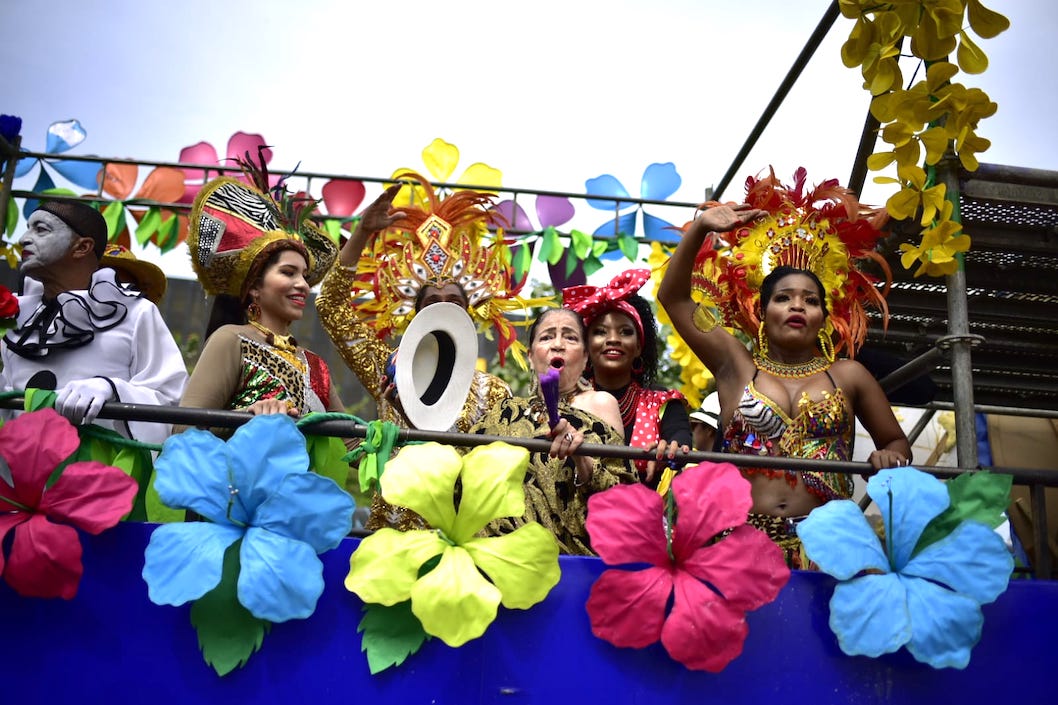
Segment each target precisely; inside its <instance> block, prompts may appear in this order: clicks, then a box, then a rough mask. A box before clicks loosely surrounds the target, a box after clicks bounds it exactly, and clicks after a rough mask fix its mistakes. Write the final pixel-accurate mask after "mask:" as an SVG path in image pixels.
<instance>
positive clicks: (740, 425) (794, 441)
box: [723, 372, 856, 500]
mask: <svg viewBox="0 0 1058 705" xmlns="http://www.w3.org/2000/svg"><path fill="white" fill-rule="evenodd" d="M825 374H826V375H827V379H829V380H830V383H831V384H833V385H834V391H832V392H829V391H824V392H823V398H822V399H818V400H816V401H812V400H811V399H809V398H808V393H807V392H802V393H801V398H800V399H799V400H798V401H797V412H798V413H797V416H796V417H794V418H791V417H790V416H788V415H787V414H786V412H785V411H784V410H783V408H782V407H781V406H779V405H778V404H776V403H775V402H774V401H773V400H771V399H769V398H768V397H767V396H765V395H763V394H761V393H760V392H758V391H757V388H756V386H755V385H754V384H753V381H754V380H755V379H756V375H754V376H753V377H754V379H753V380H750V382H749V384H747V385H746V388H745V390H743V392H742V399H741V400H740V401H739V404H738V408H737V409H735V413H734V414H733V415H732V417H731V421H730V423H728V425H727V429H726V431H725V433H724V441H723V452H725V453H738V454H740V455H769V456H779V457H790V458H811V459H827V460H848V459H850V458H851V457H852V442H853V435H854V433H855V430H856V423H855V419H854V418H853V416H852V414H851V413H849V409H848V404H846V402H845V394H844V393H843V392H842V391H841V389H840V388H838V386H837V385H836V384H834V378H833V377H831V376H830V373H829V372H827V373H825ZM744 472H747V473H762V474H765V475H768V476H770V477H780V476H784V475H785V476H786V479H787V481H789V482H790V484H791V485H796V484H797V477H798V473H795V472H792V471H783V470H768V469H764V468H754V469H747V470H744ZM800 476H801V480H802V481H803V482H804V484H805V486H806V487H807V488H808V491H809V492H812V493H813V494H815V495H817V496H819V497H820V498H822V499H824V500H831V499H848V498H850V497H851V496H852V489H853V485H852V477H851V476H850V475H846V474H842V473H826V472H802V473H800Z"/></svg>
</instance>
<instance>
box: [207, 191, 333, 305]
mask: <svg viewBox="0 0 1058 705" xmlns="http://www.w3.org/2000/svg"><path fill="white" fill-rule="evenodd" d="M279 215H280V214H279V208H278V206H277V205H276V202H275V201H274V200H273V199H272V198H271V197H270V196H268V195H266V194H264V193H262V192H261V191H259V190H258V189H256V188H254V187H253V186H250V185H249V184H246V183H244V182H242V181H238V180H236V179H233V178H230V177H221V178H218V179H214V180H213V181H210V182H209V183H208V184H206V185H205V186H204V187H203V188H202V190H201V191H200V192H199V194H198V197H197V198H195V203H194V205H193V206H192V207H191V222H190V227H189V233H188V237H187V244H188V249H189V250H190V252H191V266H192V267H193V268H194V270H195V274H197V275H198V280H199V281H200V282H201V283H202V288H204V289H205V290H206V293H208V294H214V295H215V294H229V295H231V296H235V297H237V298H239V299H241V298H243V296H245V294H246V290H247V289H248V288H249V286H250V285H251V284H252V283H253V282H252V279H253V278H254V276H252V275H256V274H257V268H258V267H259V266H260V264H261V263H262V262H264V260H265V258H267V256H268V255H269V254H271V253H272V252H273V251H274V250H276V249H277V248H284V247H288V248H293V249H296V250H298V251H300V252H301V253H302V254H303V255H304V256H305V260H306V261H307V262H308V266H309V271H308V274H307V275H306V276H305V279H306V281H308V283H309V285H310V286H314V285H316V284H318V283H319V282H320V281H321V280H322V279H323V276H324V275H325V274H326V273H327V270H329V269H330V268H331V265H332V264H334V260H335V258H336V257H337V256H338V247H337V245H335V243H334V241H333V240H331V239H330V237H328V236H327V234H326V233H325V232H324V231H323V230H321V229H320V228H319V227H317V226H316V225H315V224H314V223H312V222H311V221H308V220H305V221H304V222H303V223H302V224H301V226H300V227H299V229H298V231H297V232H290V231H288V230H286V229H285V228H284V225H283V223H282V222H281V220H280V217H279Z"/></svg>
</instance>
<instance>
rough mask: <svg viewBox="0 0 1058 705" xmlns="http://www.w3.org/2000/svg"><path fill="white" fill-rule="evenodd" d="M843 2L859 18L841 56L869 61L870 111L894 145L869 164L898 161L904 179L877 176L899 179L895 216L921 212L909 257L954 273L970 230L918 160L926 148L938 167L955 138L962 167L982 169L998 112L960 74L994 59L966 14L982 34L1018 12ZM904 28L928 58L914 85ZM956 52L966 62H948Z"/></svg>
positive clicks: (975, 1) (958, 0)
mask: <svg viewBox="0 0 1058 705" xmlns="http://www.w3.org/2000/svg"><path fill="white" fill-rule="evenodd" d="M839 7H840V9H841V14H842V15H844V16H845V17H847V18H849V19H852V20H855V25H854V26H853V28H852V31H851V32H850V33H849V38H848V40H847V41H846V42H845V44H844V45H843V46H842V47H841V58H842V60H843V61H844V63H845V65H846V66H847V67H849V68H852V67H854V66H859V67H860V69H861V72H862V74H863V79H864V88H866V89H867V90H869V91H870V92H871V95H873V96H874V99H873V100H872V101H871V114H872V115H874V117H875V118H877V119H878V121H879V123H881V125H882V129H881V137H882V140H883V141H884V142H886V143H887V144H889V145H891V146H892V149H890V150H887V151H884V152H877V153H875V154H873V155H871V157H870V158H868V160H867V166H868V168H870V169H871V170H872V171H878V170H881V169H884V168H886V167H888V166H889V165H890V164H893V163H895V164H896V173H897V178H895V179H893V178H891V177H882V176H879V177H875V182H876V183H896V184H899V185H900V190H899V191H898V192H897V193H896V194H894V195H893V196H891V197H890V198H889V200H888V201H887V202H886V209H887V210H888V211H889V214H890V215H891V216H892V217H893V218H895V219H899V220H903V219H907V218H911V217H914V216H915V215H916V214H918V213H920V212H921V218H920V221H919V222H920V225H921V226H922V231H921V232H922V240H921V242H920V244H919V245H918V246H917V247H916V246H914V245H911V244H903V245H901V246H900V249H901V251H902V252H903V255H902V256H901V263H902V264H903V265H904V267H906V268H908V269H910V268H911V267H912V266H914V264H915V262H918V263H919V267H918V269H917V270H916V271H915V276H919V275H921V274H929V275H931V276H943V275H947V274H952V273H953V272H955V270H956V268H957V266H958V259H957V254H958V253H960V252H965V251H966V250H968V249H969V247H970V238H969V237H968V236H967V235H965V234H963V233H962V226H961V225H960V224H959V223H958V222H956V221H953V220H952V219H951V216H952V210H953V209H952V207H951V204H950V202H947V201H946V200H945V199H946V195H947V194H946V192H945V186H944V184H933V183H931V181H930V179H929V178H928V175H927V173H926V170H925V169H923V168H922V167H921V166H919V163H920V162H921V161H923V158H922V152H923V151H925V159H924V163H925V164H926V166H927V167H932V166H934V165H936V164H937V162H939V161H940V159H941V157H943V156H944V154H945V152H946V151H947V150H948V148H949V147H951V148H953V150H954V152H955V153H956V154H957V155H958V158H959V161H960V162H961V163H962V166H963V168H965V169H966V170H967V171H974V170H976V169H977V166H978V161H977V155H978V154H980V153H981V152H983V151H985V150H986V149H988V147H989V146H991V142H990V141H989V140H987V139H985V138H983V137H980V136H978V134H977V125H978V122H979V121H980V120H981V119H983V118H986V117H990V116H991V115H993V114H994V113H995V112H996V104H995V103H994V102H992V101H991V100H990V99H989V97H988V95H987V94H986V93H985V92H984V91H982V90H981V89H979V88H967V87H966V86H964V85H963V84H961V83H953V82H952V80H951V79H952V78H953V77H954V76H955V74H957V73H958V72H959V70H960V69H962V70H963V71H965V72H966V73H968V74H979V73H982V72H984V70H985V69H986V68H988V57H987V56H985V54H984V52H983V51H981V49H980V47H978V46H977V45H976V44H975V43H974V42H973V40H972V39H971V38H970V35H969V34H968V33H967V32H966V30H965V29H964V27H965V26H966V24H967V23H969V27H970V29H971V30H973V33H974V34H976V35H977V36H978V37H981V38H984V39H991V38H992V37H995V36H996V35H998V34H999V33H1000V32H1003V31H1004V30H1006V29H1007V28H1008V27H1009V26H1010V21H1009V20H1008V19H1007V18H1006V17H1004V16H1003V15H1001V14H999V13H998V12H994V11H992V10H989V9H988V8H986V7H984V6H983V5H982V4H981V2H980V0H919V1H918V2H899V3H897V2H891V3H885V2H881V3H880V2H877V1H876V0H841V1H840V2H839ZM905 37H908V38H910V40H911V53H912V54H913V55H914V56H916V57H918V58H920V59H922V60H923V61H925V62H926V64H927V69H926V77H925V79H924V80H920V81H918V82H917V83H915V84H914V85H912V86H911V87H910V88H908V89H906V90H905V89H902V88H901V86H902V85H903V77H902V75H901V71H900V66H899V64H898V63H897V59H898V57H899V55H900V49H899V45H900V43H901V42H902V41H903V40H904V38H905ZM952 52H955V57H956V62H957V64H958V65H957V66H956V64H952V63H950V62H949V61H948V57H949V56H950V55H951V53H952ZM946 202H947V203H948V207H947V208H945V206H944V204H945V203H946Z"/></svg>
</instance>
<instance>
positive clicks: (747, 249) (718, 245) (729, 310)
mask: <svg viewBox="0 0 1058 705" xmlns="http://www.w3.org/2000/svg"><path fill="white" fill-rule="evenodd" d="M806 181H807V172H806V171H805V169H803V168H800V169H798V170H797V171H796V172H795V173H794V183H793V185H792V186H787V185H785V184H782V183H780V182H779V180H778V179H777V178H776V176H775V172H774V171H771V172H770V174H769V176H767V177H765V178H762V179H757V178H754V177H749V178H748V179H746V203H748V204H749V205H750V206H751V207H753V208H760V209H762V210H765V211H767V212H768V213H769V215H768V216H767V217H764V218H760V219H759V220H756V221H754V222H753V223H751V224H749V225H746V226H743V227H741V228H739V229H738V230H735V231H733V232H730V233H722V234H720V235H719V236H718V237H713V238H710V239H709V240H707V241H706V243H705V244H704V245H703V246H702V249H701V250H700V251H699V253H698V256H697V259H696V261H695V271H694V275H693V276H692V281H691V283H692V286H693V288H694V289H695V290H697V291H698V292H700V294H701V297H702V304H703V305H706V306H715V307H716V308H717V309H718V310H719V312H720V314H721V316H722V317H723V320H724V325H727V326H732V327H737V328H740V329H741V330H742V331H743V332H744V333H746V335H748V336H749V337H750V338H751V339H752V338H754V337H755V336H756V333H757V327H758V326H759V325H760V305H759V303H760V302H759V299H760V285H761V282H762V281H763V280H764V277H766V276H767V275H768V274H769V273H770V272H771V271H772V270H774V269H775V268H776V267H780V266H783V265H786V266H790V267H796V268H798V269H803V270H807V271H810V272H812V273H813V274H815V275H816V276H817V277H819V280H820V281H821V282H822V283H823V288H824V291H823V295H824V296H825V298H826V304H827V310H828V311H829V313H830V316H829V319H828V320H829V322H830V325H831V326H833V330H834V331H835V332H836V333H837V335H838V340H836V341H834V343H835V348H836V349H837V350H841V349H846V350H847V351H848V354H849V355H850V356H853V355H854V354H855V352H856V351H857V350H858V349H859V348H860V346H861V345H862V344H863V341H864V339H865V338H866V336H867V313H866V307H868V306H874V307H876V308H878V309H879V310H881V312H882V316H883V320H884V321H888V318H889V307H888V305H887V304H886V302H885V296H886V295H887V294H888V292H889V285H890V283H891V282H892V273H891V271H890V269H889V266H888V264H887V263H886V262H885V259H884V258H882V256H881V255H880V254H878V253H877V252H875V249H874V248H875V245H876V244H877V243H878V240H879V239H880V238H881V237H882V236H883V233H882V232H881V230H879V228H880V227H881V226H883V225H884V224H885V222H886V221H887V220H888V214H887V213H886V212H885V210H884V209H872V208H867V207H864V206H862V205H861V204H860V203H859V201H858V200H857V199H856V197H855V195H854V194H853V193H852V192H851V191H849V190H848V189H846V188H844V187H842V186H840V185H839V184H838V181H837V180H836V179H830V180H828V181H824V182H823V183H821V184H819V185H818V186H816V187H815V188H814V189H812V190H810V191H805V183H806ZM720 238H723V239H720ZM867 260H871V261H874V262H876V263H877V264H878V267H879V269H880V270H881V271H882V272H883V274H884V276H885V287H884V289H883V291H879V290H878V289H877V287H876V286H875V283H876V282H878V281H879V279H878V278H877V277H874V276H872V275H870V274H868V273H866V272H864V271H863V270H862V269H861V267H862V266H863V265H864V264H865V263H866V261H867Z"/></svg>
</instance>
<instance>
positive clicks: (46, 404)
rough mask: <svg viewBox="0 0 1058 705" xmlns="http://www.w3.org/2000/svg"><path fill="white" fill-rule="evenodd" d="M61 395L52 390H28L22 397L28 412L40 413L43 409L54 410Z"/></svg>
mask: <svg viewBox="0 0 1058 705" xmlns="http://www.w3.org/2000/svg"><path fill="white" fill-rule="evenodd" d="M58 398H59V395H58V394H56V393H55V391H54V390H52V389H33V388H30V389H27V390H26V394H25V395H24V396H23V397H22V404H23V407H24V408H25V410H26V411H40V410H41V409H54V408H55V400H56V399H58Z"/></svg>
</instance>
